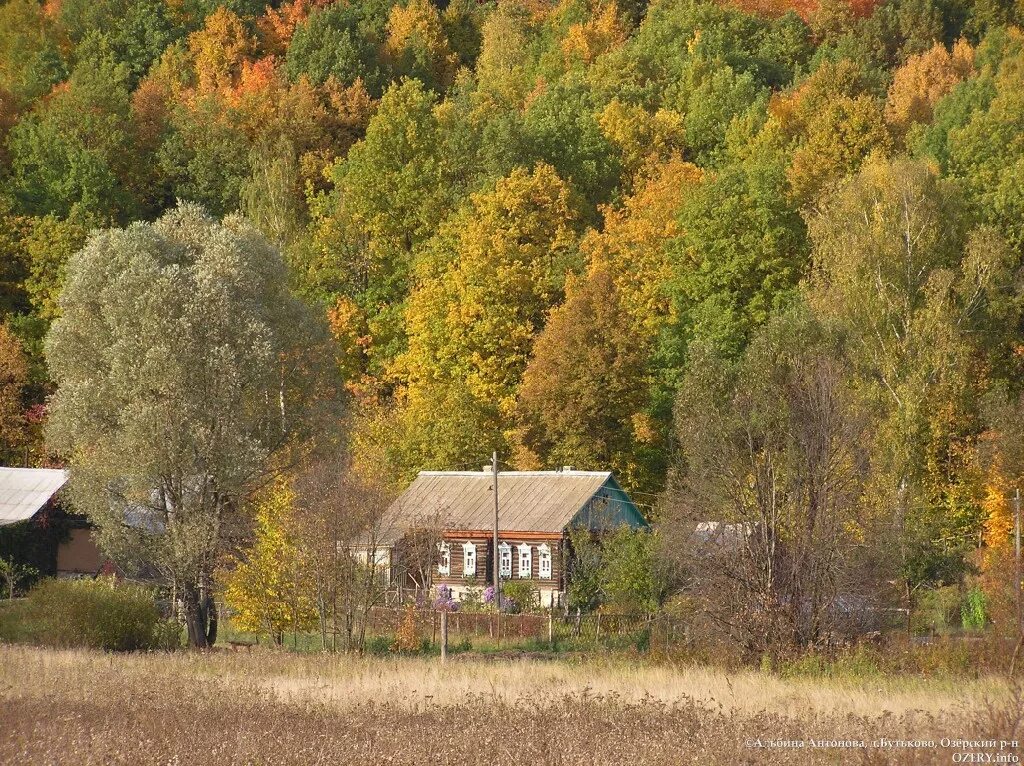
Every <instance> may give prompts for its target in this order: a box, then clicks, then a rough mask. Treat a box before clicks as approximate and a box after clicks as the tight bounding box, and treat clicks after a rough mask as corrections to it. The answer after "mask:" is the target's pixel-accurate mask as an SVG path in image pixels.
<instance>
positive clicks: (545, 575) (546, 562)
mask: <svg viewBox="0 0 1024 766" xmlns="http://www.w3.org/2000/svg"><path fill="white" fill-rule="evenodd" d="M537 577H539V578H540V579H541V580H550V579H551V546H549V545H548V544H547V543H542V544H541V545H540V546H538V548H537Z"/></svg>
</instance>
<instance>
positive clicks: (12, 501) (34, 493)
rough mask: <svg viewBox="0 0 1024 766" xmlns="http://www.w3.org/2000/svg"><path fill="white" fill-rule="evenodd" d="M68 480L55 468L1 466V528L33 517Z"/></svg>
mask: <svg viewBox="0 0 1024 766" xmlns="http://www.w3.org/2000/svg"><path fill="white" fill-rule="evenodd" d="M67 480H68V473H67V471H62V470H56V469H52V468H3V467H0V527H2V526H4V525H6V524H15V523H17V522H19V521H24V520H25V519H30V518H32V517H33V516H34V515H35V514H36V512H37V511H38V510H39V509H40V508H42V507H43V506H44V505H46V501H47V500H49V499H50V498H51V497H53V495H54V493H56V491H57V490H58V489H60V488H61V487H62V486H64V482H66V481H67Z"/></svg>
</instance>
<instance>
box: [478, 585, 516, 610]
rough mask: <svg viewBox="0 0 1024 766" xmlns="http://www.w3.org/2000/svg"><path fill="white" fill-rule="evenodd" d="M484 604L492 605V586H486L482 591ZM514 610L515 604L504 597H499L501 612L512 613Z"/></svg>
mask: <svg viewBox="0 0 1024 766" xmlns="http://www.w3.org/2000/svg"><path fill="white" fill-rule="evenodd" d="M484 603H485V604H492V605H493V604H494V586H493V585H488V586H487V587H486V588H485V589H484ZM515 609H516V602H515V601H513V600H512V599H510V598H508V597H507V596H505V595H502V596H501V611H503V612H514V611H515Z"/></svg>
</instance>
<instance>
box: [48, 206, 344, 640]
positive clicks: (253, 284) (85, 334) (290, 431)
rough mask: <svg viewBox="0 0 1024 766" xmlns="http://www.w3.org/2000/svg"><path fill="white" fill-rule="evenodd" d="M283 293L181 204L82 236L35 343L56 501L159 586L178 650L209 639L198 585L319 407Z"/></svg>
mask: <svg viewBox="0 0 1024 766" xmlns="http://www.w3.org/2000/svg"><path fill="white" fill-rule="evenodd" d="M287 284H288V280H287V275H286V272H285V267H284V265H283V262H282V260H281V257H280V255H279V254H278V252H277V251H276V250H275V249H274V248H273V247H271V246H270V245H269V244H268V243H267V241H266V240H265V239H264V238H263V236H262V235H261V234H259V233H258V232H257V231H256V230H255V229H254V228H252V227H251V226H250V225H249V224H247V223H245V222H244V220H242V219H240V218H228V219H226V220H225V221H224V222H223V223H221V222H218V221H216V220H213V219H211V218H209V217H208V216H207V215H206V214H205V213H204V212H203V210H202V208H200V207H198V206H195V205H191V204H185V203H182V204H180V205H179V207H178V208H177V209H175V210H173V211H171V212H169V213H167V214H166V215H164V216H163V217H162V218H160V219H159V220H158V221H156V222H155V223H151V224H150V223H136V224H133V225H132V226H129V227H128V228H125V229H110V230H107V231H100V232H97V233H94V234H93V235H92V237H91V238H90V240H89V242H88V243H87V244H86V246H85V248H84V249H83V250H82V251H81V252H79V253H78V254H77V255H75V256H74V257H73V258H72V259H71V261H70V263H69V265H68V278H67V282H66V286H65V288H64V292H63V295H62V296H61V299H60V309H61V317H60V319H58V320H57V321H56V322H55V323H54V324H53V327H52V329H51V330H50V333H49V336H48V337H47V340H46V355H47V361H48V362H49V365H50V372H51V374H52V375H53V379H54V381H55V382H56V384H57V393H56V394H55V395H54V397H53V399H52V401H51V404H50V408H51V409H50V422H49V430H48V438H49V441H50V443H51V445H52V447H54V448H55V449H56V450H58V451H59V452H60V453H61V454H62V455H63V456H64V457H65V458H66V459H67V460H68V462H69V464H70V467H71V491H72V500H73V502H74V504H75V506H76V507H77V508H79V509H80V510H83V511H85V512H86V513H87V514H88V515H89V517H90V518H91V519H92V521H93V522H94V523H95V524H96V526H97V528H98V530H99V542H100V546H101V547H102V548H103V549H104V550H105V551H106V552H107V553H108V555H110V556H111V557H112V558H113V559H114V560H115V561H117V562H119V563H121V564H123V565H125V566H129V567H132V568H134V569H143V570H148V571H155V572H157V573H158V574H159V575H160V576H161V577H162V579H163V580H164V581H165V582H167V583H168V584H169V585H172V586H173V587H174V590H175V592H176V593H177V594H178V595H179V596H180V597H181V599H182V603H183V605H184V612H185V618H186V624H187V627H188V633H189V640H190V642H191V643H192V644H193V645H194V646H200V647H201V646H205V645H207V644H208V643H209V642H211V641H212V640H214V639H215V637H216V627H215V626H216V621H215V617H214V616H213V615H211V613H210V608H209V605H210V603H211V599H210V597H209V593H210V583H211V575H212V571H213V568H214V561H215V557H216V555H217V553H218V549H219V545H220V543H221V541H222V539H223V538H224V536H225V530H226V529H228V528H229V525H230V521H231V518H232V512H233V511H234V510H235V509H237V508H238V506H239V504H240V502H241V501H242V500H243V498H244V497H245V495H246V494H247V493H248V492H249V491H250V490H251V488H252V486H253V483H254V482H255V481H257V480H258V479H259V477H260V476H261V475H262V474H263V473H264V472H265V471H266V469H267V467H268V462H269V461H270V460H271V458H272V457H273V456H274V454H275V453H276V452H278V451H279V450H281V449H282V448H283V447H286V446H288V445H289V444H292V443H294V442H295V441H296V440H297V439H298V438H300V437H301V436H302V435H303V432H304V431H305V430H306V429H307V427H308V425H309V424H310V423H312V422H315V420H314V419H313V418H312V415H313V412H312V408H314V407H317V406H318V404H319V403H323V402H326V401H329V396H328V394H329V392H330V391H329V388H328V387H326V386H325V385H324V383H325V379H324V378H323V377H322V376H321V375H320V374H319V373H318V372H317V370H318V366H317V364H316V359H318V358H324V357H326V356H327V355H326V354H322V353H318V354H314V353H313V351H314V349H315V346H316V344H317V343H318V342H319V337H320V336H319V334H318V333H317V332H316V327H317V323H316V322H315V321H314V320H313V319H312V317H311V316H309V315H308V313H307V311H306V310H305V308H304V306H303V305H302V304H301V303H300V302H299V301H298V300H297V299H296V298H295V297H294V296H293V295H292V294H291V293H290V292H289V290H288V287H287Z"/></svg>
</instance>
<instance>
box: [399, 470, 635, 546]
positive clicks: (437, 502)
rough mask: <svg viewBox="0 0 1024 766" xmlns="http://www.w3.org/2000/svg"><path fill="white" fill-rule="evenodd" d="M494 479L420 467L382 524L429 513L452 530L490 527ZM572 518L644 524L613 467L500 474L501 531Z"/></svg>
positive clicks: (540, 528) (543, 527)
mask: <svg viewBox="0 0 1024 766" xmlns="http://www.w3.org/2000/svg"><path fill="white" fill-rule="evenodd" d="M493 484H494V478H493V476H492V474H491V472H490V471H421V472H420V474H419V475H418V476H417V477H416V479H415V480H414V481H413V483H412V484H411V485H410V486H409V488H408V489H407V490H406V491H405V492H404V493H403V494H402V496H401V497H399V498H398V500H396V501H395V502H394V503H392V505H391V507H390V508H389V509H388V512H387V514H386V516H385V524H384V527H385V528H386V529H388V530H394V533H393V534H392V535H391V536H392V537H398V536H400V535H401V533H402V532H404V531H405V530H408V529H411V528H414V527H416V526H419V525H422V524H423V522H424V520H426V519H437V520H439V521H442V522H443V524H444V527H445V529H448V530H460V529H465V530H484V529H492V528H493V526H494V494H493ZM597 506H600V509H599V508H598V507H597ZM599 510H600V511H601V513H599V512H598V511H599ZM584 511H586V513H583V512H584ZM577 517H580V518H578V519H577ZM574 520H576V522H577V523H581V524H586V525H587V526H617V525H619V524H628V525H629V526H634V527H637V526H645V525H646V522H645V521H644V518H643V515H642V514H641V513H640V511H639V510H638V509H637V507H636V506H635V505H634V504H633V502H632V501H631V500H630V499H629V497H628V496H627V495H626V493H625V492H624V491H623V490H622V488H621V487H620V486H619V484H618V482H616V481H615V477H613V476H612V474H611V473H610V472H609V471H574V470H562V471H502V472H500V473H499V474H498V529H499V530H500V531H502V532H548V533H551V534H560V533H561V532H562V530H564V529H565V528H566V527H568V526H570V525H571V524H572V523H573V521H574Z"/></svg>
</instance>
